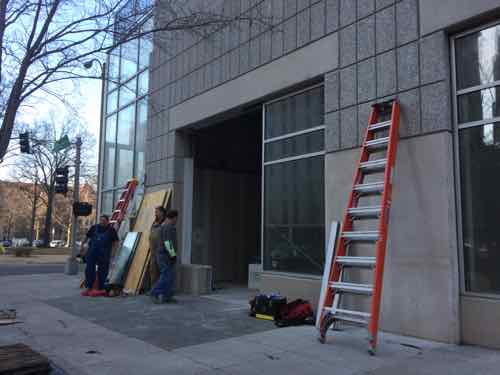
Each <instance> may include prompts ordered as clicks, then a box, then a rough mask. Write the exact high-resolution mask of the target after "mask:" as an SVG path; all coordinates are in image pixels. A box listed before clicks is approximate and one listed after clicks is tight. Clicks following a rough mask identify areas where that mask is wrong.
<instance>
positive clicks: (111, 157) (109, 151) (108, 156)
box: [103, 115, 116, 188]
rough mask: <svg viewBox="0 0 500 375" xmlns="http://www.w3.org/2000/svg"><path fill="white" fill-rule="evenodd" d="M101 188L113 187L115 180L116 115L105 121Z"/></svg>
mask: <svg viewBox="0 0 500 375" xmlns="http://www.w3.org/2000/svg"><path fill="white" fill-rule="evenodd" d="M104 139H105V141H104V161H103V163H104V164H103V166H104V172H103V187H104V188H110V187H113V186H114V185H115V184H114V179H115V151H116V115H113V116H110V117H108V118H107V119H106V128H105V136H104Z"/></svg>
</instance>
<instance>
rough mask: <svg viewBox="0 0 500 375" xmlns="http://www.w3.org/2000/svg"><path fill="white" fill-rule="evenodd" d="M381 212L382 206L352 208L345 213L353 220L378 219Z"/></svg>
mask: <svg viewBox="0 0 500 375" xmlns="http://www.w3.org/2000/svg"><path fill="white" fill-rule="evenodd" d="M381 212H382V206H370V207H354V208H349V209H348V210H347V213H348V214H349V216H350V217H351V218H353V219H359V218H375V217H379V216H380V213H381Z"/></svg>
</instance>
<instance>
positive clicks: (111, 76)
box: [108, 47, 120, 92]
mask: <svg viewBox="0 0 500 375" xmlns="http://www.w3.org/2000/svg"><path fill="white" fill-rule="evenodd" d="M119 80H120V47H117V48H115V49H114V50H112V51H111V52H110V54H109V69H108V92H109V91H111V90H113V89H114V88H115V87H116V85H117V84H118V81H119Z"/></svg>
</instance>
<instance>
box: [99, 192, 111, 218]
mask: <svg viewBox="0 0 500 375" xmlns="http://www.w3.org/2000/svg"><path fill="white" fill-rule="evenodd" d="M111 211H113V191H106V192H104V193H102V198H101V213H100V214H101V215H111Z"/></svg>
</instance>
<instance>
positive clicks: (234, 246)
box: [191, 111, 262, 284]
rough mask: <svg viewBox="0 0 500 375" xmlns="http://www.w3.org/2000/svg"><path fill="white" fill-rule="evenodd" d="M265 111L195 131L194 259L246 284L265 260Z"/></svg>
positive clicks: (218, 276)
mask: <svg viewBox="0 0 500 375" xmlns="http://www.w3.org/2000/svg"><path fill="white" fill-rule="evenodd" d="M260 113H261V112H260V111H257V112H255V113H252V114H249V115H246V116H243V117H239V118H237V119H234V120H230V121H227V122H225V123H223V124H220V125H216V126H213V127H208V128H205V129H202V130H199V131H198V132H196V134H195V136H194V137H193V139H194V146H195V147H194V155H195V157H194V181H193V232H192V233H193V234H192V245H191V254H192V255H191V261H192V263H194V264H205V265H210V266H212V268H213V272H214V280H215V281H216V282H231V283H239V284H246V283H247V282H248V264H249V263H254V262H256V261H259V262H260V217H261V200H260V194H261V152H262V151H261V150H262V149H261V128H262V126H261V124H262V122H261V117H260Z"/></svg>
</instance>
